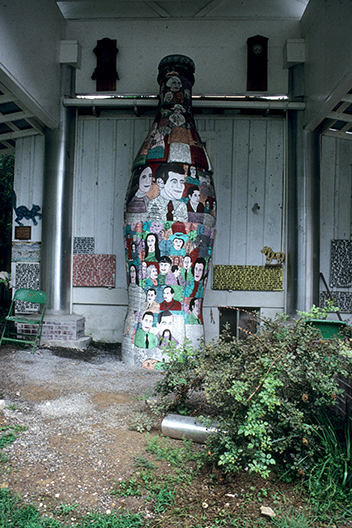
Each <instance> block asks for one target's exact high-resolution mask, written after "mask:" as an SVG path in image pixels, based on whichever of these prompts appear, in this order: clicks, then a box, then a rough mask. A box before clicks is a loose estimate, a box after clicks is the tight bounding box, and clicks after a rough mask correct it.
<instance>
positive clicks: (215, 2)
mask: <svg viewBox="0 0 352 528" xmlns="http://www.w3.org/2000/svg"><path fill="white" fill-rule="evenodd" d="M224 2H225V0H210V2H209V3H208V4H207V5H206V6H204V7H202V9H201V10H200V11H198V13H196V14H195V15H194V16H195V18H201V17H206V16H208V15H210V14H211V13H212V12H213V11H214V10H215V9H216V8H217V7H218V6H219V5H221V4H223V3H224Z"/></svg>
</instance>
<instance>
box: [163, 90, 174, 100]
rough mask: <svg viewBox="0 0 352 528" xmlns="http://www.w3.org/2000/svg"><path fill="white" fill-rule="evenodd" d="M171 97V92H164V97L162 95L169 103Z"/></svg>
mask: <svg viewBox="0 0 352 528" xmlns="http://www.w3.org/2000/svg"><path fill="white" fill-rule="evenodd" d="M172 99H173V95H172V93H171V92H166V94H165V97H164V101H165V103H171V101H172Z"/></svg>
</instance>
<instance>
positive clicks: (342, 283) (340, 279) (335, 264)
mask: <svg viewBox="0 0 352 528" xmlns="http://www.w3.org/2000/svg"><path fill="white" fill-rule="evenodd" d="M330 286H331V287H332V288H349V287H350V286H352V240H331V262H330Z"/></svg>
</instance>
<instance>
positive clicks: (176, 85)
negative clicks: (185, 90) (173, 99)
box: [166, 77, 182, 92]
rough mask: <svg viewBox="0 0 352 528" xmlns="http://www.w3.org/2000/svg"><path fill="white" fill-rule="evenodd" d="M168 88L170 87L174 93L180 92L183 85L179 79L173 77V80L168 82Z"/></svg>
mask: <svg viewBox="0 0 352 528" xmlns="http://www.w3.org/2000/svg"><path fill="white" fill-rule="evenodd" d="M166 86H168V87H169V88H170V90H171V91H172V92H178V91H179V90H180V88H181V86H182V83H181V81H180V79H179V78H178V77H171V79H169V80H168V81H167V83H166Z"/></svg>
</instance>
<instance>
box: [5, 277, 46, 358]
mask: <svg viewBox="0 0 352 528" xmlns="http://www.w3.org/2000/svg"><path fill="white" fill-rule="evenodd" d="M16 301H24V302H30V303H34V304H40V305H41V306H42V309H41V314H40V317H39V318H36V319H35V318H33V315H34V314H32V318H31V317H30V315H31V314H28V315H26V314H21V313H19V314H15V303H16ZM46 301H47V295H46V293H45V292H43V291H41V290H26V289H24V288H20V289H19V290H16V292H15V295H14V296H13V299H12V302H11V305H10V309H9V313H8V315H7V316H6V317H5V325H4V329H3V331H2V335H1V339H0V345H2V343H3V342H4V341H10V342H12V343H21V344H23V343H26V344H30V345H33V349H32V353H33V352H34V350H35V347H36V346H37V343H38V346H39V345H40V339H41V336H42V329H43V321H44V314H45V307H46ZM16 323H24V324H28V325H37V331H36V334H35V335H34V334H33V335H28V334H18V333H17V328H16Z"/></svg>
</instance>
